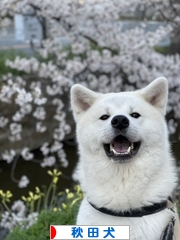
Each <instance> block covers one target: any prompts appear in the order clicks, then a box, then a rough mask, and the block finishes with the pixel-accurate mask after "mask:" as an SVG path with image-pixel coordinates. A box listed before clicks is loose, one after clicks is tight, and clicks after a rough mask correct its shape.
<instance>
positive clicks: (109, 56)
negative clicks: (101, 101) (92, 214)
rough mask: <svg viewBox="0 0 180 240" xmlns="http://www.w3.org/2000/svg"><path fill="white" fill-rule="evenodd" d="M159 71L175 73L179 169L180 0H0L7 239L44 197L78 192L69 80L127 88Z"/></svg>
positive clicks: (172, 112) (171, 105)
mask: <svg viewBox="0 0 180 240" xmlns="http://www.w3.org/2000/svg"><path fill="white" fill-rule="evenodd" d="M160 76H164V77H166V78H167V79H168V82H169V99H168V106H167V115H166V119H167V124H168V129H169V134H170V141H171V146H172V152H173V154H174V156H175V157H176V164H177V169H178V170H179V167H178V166H179V165H180V126H179V122H180V2H179V1H176V0H156V1H155V0H154V1H149V0H129V1H127V0H111V1H108V0H61V1H60V0H37V1H33V0H1V1H0V178H1V181H0V189H1V190H0V197H1V224H0V225H1V229H0V234H2V236H1V239H3V238H5V235H6V234H7V233H8V232H9V230H13V229H14V228H15V227H16V226H19V225H21V224H22V221H24V222H26V227H27V225H28V224H29V225H28V226H30V225H33V224H34V223H35V221H36V220H37V215H38V214H40V212H41V210H42V209H44V206H45V208H46V209H47V208H48V207H50V209H51V210H52V209H56V208H57V209H60V208H61V207H62V206H61V205H62V201H64V199H65V198H66V197H68V199H72V201H73V200H74V199H78V200H79V198H80V197H79V195H78V196H75V197H74V195H73V197H72V195H70V193H71V190H72V189H73V186H74V184H75V182H74V179H73V177H72V176H73V175H72V174H73V170H74V168H75V166H76V164H77V160H78V155H77V144H76V139H75V124H74V120H73V117H72V113H71V107H70V99H69V90H70V87H71V86H72V85H73V84H75V83H80V84H82V85H84V86H86V87H89V88H90V89H92V90H95V91H99V92H102V93H106V92H120V91H127V90H128V91H129V90H130V91H131V90H135V89H138V88H142V87H144V86H146V85H147V84H148V83H150V82H151V81H153V80H154V79H155V78H157V77H160ZM54 169H56V171H57V172H56V171H55V170H54ZM47 171H50V172H49V174H47ZM54 171H55V172H54ZM59 171H60V172H61V174H59V175H58V173H59ZM60 175H61V176H60ZM59 176H60V179H59ZM57 178H58V180H59V182H58V180H57ZM51 183H52V185H51ZM49 184H50V185H49ZM48 186H51V187H50V188H48ZM36 187H38V188H40V189H42V196H41V194H40V193H39V192H38V190H37V189H36ZM35 189H36V190H35ZM48 189H49V192H48ZM69 189H70V190H69ZM179 189H180V188H179V185H178V187H177V189H176V191H175V198H176V199H177V200H179ZM33 191H35V192H34V193H33ZM53 191H54V193H53ZM72 191H74V190H72ZM30 192H31V194H30ZM55 192H56V193H57V194H55ZM59 192H63V193H64V194H65V195H63V193H62V194H59ZM32 193H33V194H34V195H32ZM43 194H44V195H43ZM47 194H49V195H48V197H47V201H45V200H44V205H43V203H42V202H40V199H41V198H43V197H44V196H47ZM53 194H54V195H53ZM58 194H59V195H58ZM72 194H74V192H72ZM77 194H80V193H79V190H77V189H76V190H75V195H77ZM55 195H56V197H57V196H61V197H57V198H56V199H54V198H55ZM62 195H63V196H66V197H63V198H62ZM22 196H29V199H28V197H24V199H22ZM34 196H35V197H34ZM33 197H34V198H33ZM50 198H51V200H52V201H51V200H50ZM20 199H21V200H20ZM33 199H34V200H33ZM59 199H61V200H60V201H59ZM62 199H63V200H62ZM18 201H20V202H18ZM38 201H39V203H38ZM32 202H33V204H35V203H37V205H38V204H39V206H40V207H39V208H38V210H37V209H36V211H35V209H33V208H32V204H31V203H32ZM71 203H72V202H71ZM18 204H19V205H18ZM23 204H24V205H23ZM22 206H24V207H22ZM33 206H35V205H33ZM6 207H7V208H6ZM36 207H37V206H36ZM22 209H24V210H22ZM57 209H56V210H57ZM20 211H21V212H20ZM34 212H36V213H37V215H36V216H35V217H34V218H33V219H35V220H33V221H32V224H30V220H27V219H30V216H32V214H33V213H34ZM18 214H19V215H18ZM30 214H31V215H30ZM33 216H34V215H33ZM68 223H69V222H68ZM6 230H7V231H6ZM9 239H15V238H9ZM17 239H24V237H22V236H21V237H18V238H17ZM32 239H33V238H32ZM34 239H36V237H35V238H34ZM39 239H41V237H40V238H39ZM42 239H46V236H44V238H43V237H42Z"/></svg>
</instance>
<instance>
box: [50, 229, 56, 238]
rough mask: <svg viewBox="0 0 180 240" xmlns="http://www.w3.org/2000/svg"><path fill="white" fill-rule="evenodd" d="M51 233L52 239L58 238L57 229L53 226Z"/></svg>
mask: <svg viewBox="0 0 180 240" xmlns="http://www.w3.org/2000/svg"><path fill="white" fill-rule="evenodd" d="M50 233H51V236H50V238H51V239H53V238H54V237H55V236H56V229H55V227H53V226H51V231H50Z"/></svg>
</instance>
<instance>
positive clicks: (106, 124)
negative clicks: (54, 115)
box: [71, 77, 180, 240]
mask: <svg viewBox="0 0 180 240" xmlns="http://www.w3.org/2000/svg"><path fill="white" fill-rule="evenodd" d="M167 95H168V84H167V80H166V79H165V78H163V77H160V78H157V79H156V80H154V81H153V82H152V83H151V84H149V85H148V86H147V87H145V88H143V89H141V90H137V91H134V92H120V93H108V94H101V93H96V92H94V91H91V90H89V89H87V88H85V87H83V86H81V85H79V84H76V85H74V86H73V87H72V89H71V102H72V109H73V114H74V118H75V121H76V123H77V141H78V144H79V154H80V162H79V165H78V168H77V174H78V178H79V181H80V184H81V187H82V189H83V191H84V194H85V196H84V199H83V201H82V203H81V206H80V209H79V214H78V217H77V224H78V225H130V239H131V240H146V239H148V240H160V239H163V240H165V239H168V240H170V239H176V240H180V235H179V223H178V216H177V214H176V213H175V212H173V209H171V207H170V205H172V206H173V203H172V202H171V201H170V200H168V199H170V196H171V195H172V191H173V189H174V188H175V186H176V182H177V176H176V168H175V164H174V159H173V157H172V155H171V151H170V145H169V141H168V132H167V125H166V122H165V118H164V115H165V111H166V103H167ZM175 218H176V221H175ZM174 222H175V226H173V225H174ZM173 231H174V234H173ZM171 235H173V236H171ZM173 237H174V238H173Z"/></svg>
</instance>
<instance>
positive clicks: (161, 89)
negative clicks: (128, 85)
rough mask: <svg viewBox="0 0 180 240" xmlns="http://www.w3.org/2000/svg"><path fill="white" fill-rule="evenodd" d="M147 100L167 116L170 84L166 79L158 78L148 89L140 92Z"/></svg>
mask: <svg viewBox="0 0 180 240" xmlns="http://www.w3.org/2000/svg"><path fill="white" fill-rule="evenodd" d="M140 94H141V95H143V97H144V98H145V100H146V101H147V102H149V103H150V104H151V105H153V106H154V107H156V108H158V109H159V110H160V112H161V113H162V114H163V115H165V113H166V104H167V97H168V82H167V79H166V78H164V77H159V78H156V79H155V80H154V81H153V82H152V83H150V84H149V85H148V86H147V87H145V88H143V89H141V90H140Z"/></svg>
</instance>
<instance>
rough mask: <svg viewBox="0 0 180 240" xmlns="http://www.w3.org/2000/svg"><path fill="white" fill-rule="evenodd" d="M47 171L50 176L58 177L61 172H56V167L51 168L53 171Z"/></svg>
mask: <svg viewBox="0 0 180 240" xmlns="http://www.w3.org/2000/svg"><path fill="white" fill-rule="evenodd" d="M47 173H48V174H49V175H50V176H52V177H59V176H60V175H61V174H62V172H60V171H59V172H58V170H57V169H53V171H50V170H48V171H47Z"/></svg>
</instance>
